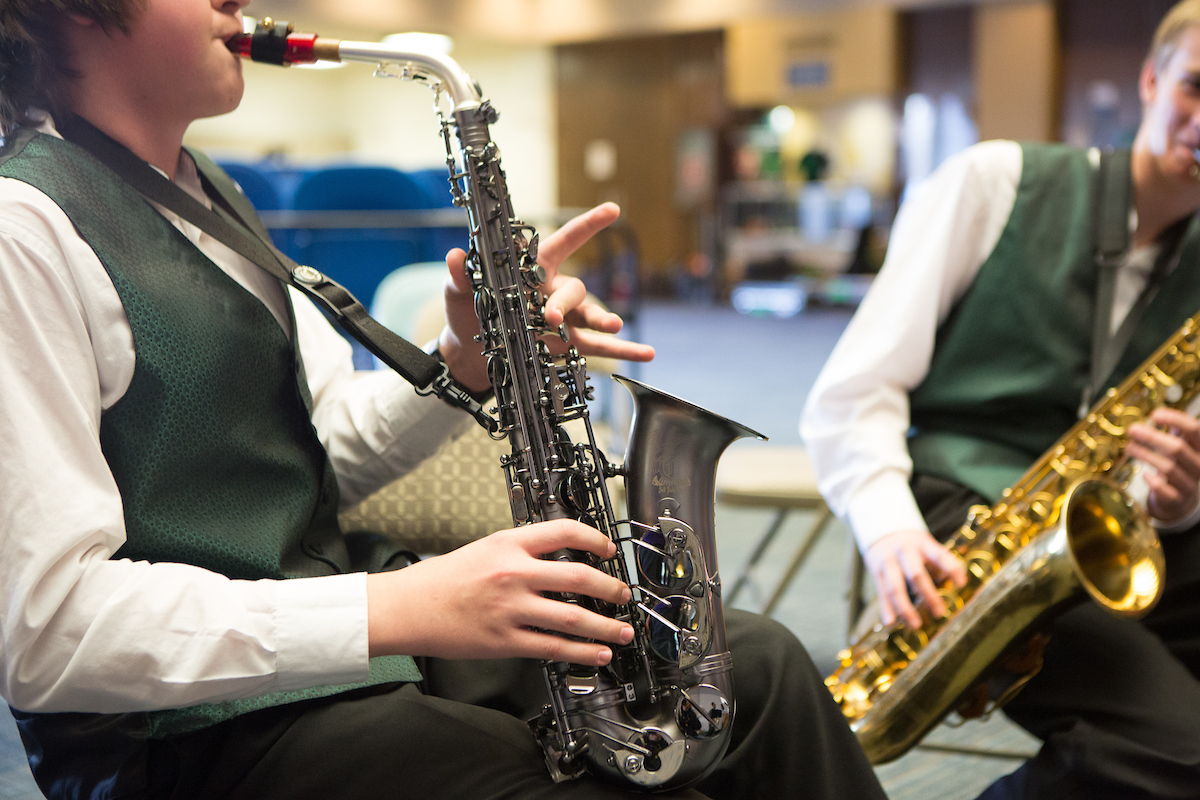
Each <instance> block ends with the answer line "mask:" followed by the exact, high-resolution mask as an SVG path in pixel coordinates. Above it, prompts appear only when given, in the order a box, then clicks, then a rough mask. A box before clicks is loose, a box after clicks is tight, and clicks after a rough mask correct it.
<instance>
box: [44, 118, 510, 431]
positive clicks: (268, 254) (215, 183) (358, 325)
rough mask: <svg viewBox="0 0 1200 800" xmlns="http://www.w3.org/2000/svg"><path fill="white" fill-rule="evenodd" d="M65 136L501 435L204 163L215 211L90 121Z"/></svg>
mask: <svg viewBox="0 0 1200 800" xmlns="http://www.w3.org/2000/svg"><path fill="white" fill-rule="evenodd" d="M58 130H59V132H60V133H61V134H62V135H63V138H65V139H66V140H67V141H69V142H71V143H72V144H75V145H78V146H79V147H82V148H83V149H84V150H86V151H87V152H89V153H90V154H91V155H92V156H93V157H95V158H96V160H98V161H99V162H100V163H102V164H104V165H105V166H107V167H108V168H109V169H111V170H112V171H113V172H115V173H116V174H117V175H118V176H119V177H120V178H121V179H122V180H124V181H125V182H126V183H128V184H129V185H130V186H132V187H133V188H134V189H136V190H137V191H138V192H140V193H141V194H142V196H144V197H145V198H146V199H147V200H151V201H153V202H155V203H158V204H159V205H160V206H162V207H163V208H166V209H169V210H170V211H172V212H174V213H175V214H178V215H179V216H180V217H181V218H183V219H185V220H187V221H188V222H190V223H192V224H193V225H195V226H196V227H197V228H199V229H200V230H202V231H204V232H205V233H207V234H208V235H209V236H211V237H213V238H214V239H216V240H217V241H219V242H221V244H224V245H225V246H226V247H228V248H230V249H231V250H233V251H234V252H235V253H237V254H238V255H241V256H242V257H243V258H245V259H247V260H248V261H250V262H251V263H253V264H255V265H257V266H258V267H260V268H261V269H264V270H266V271H267V272H268V273H270V274H271V275H273V276H275V277H276V278H278V279H279V280H280V281H283V283H284V284H286V285H290V286H294V287H295V288H296V289H298V290H300V291H301V292H303V293H304V294H306V295H308V296H309V297H310V298H312V299H313V300H314V301H316V303H317V305H318V306H319V307H321V308H323V309H324V310H325V311H327V312H328V313H329V315H330V316H332V317H333V319H334V320H335V321H336V322H337V323H338V324H339V325H340V326H341V327H342V328H343V329H345V330H346V332H347V333H349V334H350V335H351V336H353V337H354V338H355V339H356V340H357V341H359V342H360V343H362V345H363V346H364V347H366V348H367V350H369V351H370V352H371V353H373V354H374V355H376V356H378V357H379V360H380V361H382V362H383V363H384V364H387V365H388V366H389V367H391V368H392V369H393V370H395V371H396V372H397V373H399V374H400V376H401V377H402V378H404V380H406V381H408V382H409V383H411V384H412V385H413V386H415V387H416V388H417V391H418V392H419V393H421V394H434V395H437V396H438V397H439V398H441V399H442V400H444V401H445V402H447V403H449V404H450V405H453V406H456V407H458V408H461V409H464V410H465V411H467V412H468V413H470V414H471V415H472V416H474V417H475V419H476V420H477V421H478V422H479V424H480V425H482V426H483V427H485V428H487V429H488V430H494V429H495V428H496V425H497V423H496V421H495V420H494V419H493V418H492V417H491V416H490V415H489V414H487V413H486V412H485V411H484V410H483V407H482V405H481V404H480V402H479V401H478V400H476V399H475V398H474V397H473V396H472V395H471V393H470V392H468V391H467V390H466V389H464V388H463V387H462V386H460V385H459V384H458V383H456V382H455V381H454V379H453V378H452V377H451V376H450V372H449V370H448V368H447V367H446V365H445V364H444V363H442V362H441V361H440V360H438V359H437V358H435V357H434V356H431V355H429V354H428V353H426V352H425V351H423V350H421V349H420V348H419V347H417V346H416V345H414V344H412V343H411V342H409V341H407V340H406V339H404V338H402V337H400V336H398V335H396V334H395V333H394V332H392V331H391V330H389V329H387V328H386V327H384V326H383V325H381V324H380V323H379V322H378V321H377V320H376V319H374V318H373V317H372V316H371V315H370V314H368V313H367V310H366V309H365V308H364V307H363V305H362V303H360V302H359V301H358V300H357V299H355V298H354V296H353V295H352V294H350V293H349V292H348V291H346V289H345V288H344V287H343V286H341V284H339V283H337V282H336V281H333V280H331V279H330V278H329V277H327V276H326V275H324V274H323V273H321V272H320V271H318V270H316V269H313V268H312V267H307V266H301V265H298V264H296V262H294V261H292V260H291V259H290V258H288V257H287V255H285V254H284V253H282V252H280V251H279V250H278V249H277V248H276V247H275V246H274V245H272V244H271V243H270V241H269V239H266V238H265V237H264V236H262V235H261V234H260V233H255V232H254V231H255V228H256V227H259V226H256V225H255V224H254V223H253V222H251V221H248V220H246V219H244V218H243V216H242V215H241V214H239V213H238V212H237V211H236V208H237V205H238V202H237V201H236V199H234V198H231V197H229V196H228V191H229V190H227V189H225V188H223V187H222V186H221V184H222V183H224V181H220V180H213V179H212V177H210V176H208V175H206V174H205V170H204V168H203V167H202V166H201V164H202V163H203V161H204V160H203V159H197V167H198V168H200V170H201V180H202V183H203V185H204V189H205V191H206V193H208V194H209V196H210V197H212V198H213V201H214V202H213V210H210V209H208V208H205V206H204V205H203V204H202V203H200V202H199V201H197V200H196V199H195V198H194V197H192V196H191V195H189V194H188V193H187V192H185V191H184V190H183V189H181V188H179V187H178V186H176V185H175V184H174V183H173V182H171V180H169V179H168V178H167V177H166V176H165V175H163V174H162V173H160V172H159V171H158V170H156V169H154V168H153V167H151V166H150V165H149V164H147V163H146V162H145V161H143V160H142V159H140V158H138V157H137V156H136V155H135V154H134V153H133V152H131V151H130V150H129V149H128V148H126V147H125V146H124V145H122V144H121V143H120V142H117V141H116V140H114V139H112V138H111V137H109V136H108V135H107V134H105V133H104V132H103V131H101V130H99V129H98V128H96V127H95V126H94V125H92V124H91V123H89V122H88V121H87V120H84V119H83V118H81V117H79V116H74V115H73V116H71V117H70V118H68V119H66V120H64V121H63V122H62V123H60V124H59V125H58ZM255 221H256V220H255ZM263 232H264V233H265V229H263Z"/></svg>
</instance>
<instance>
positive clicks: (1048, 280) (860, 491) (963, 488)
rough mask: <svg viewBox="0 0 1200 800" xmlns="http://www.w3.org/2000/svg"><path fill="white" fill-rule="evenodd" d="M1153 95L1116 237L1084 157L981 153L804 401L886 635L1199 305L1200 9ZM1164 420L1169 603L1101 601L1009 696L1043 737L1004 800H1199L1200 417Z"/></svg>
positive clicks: (931, 594) (1003, 787) (949, 177)
mask: <svg viewBox="0 0 1200 800" xmlns="http://www.w3.org/2000/svg"><path fill="white" fill-rule="evenodd" d="M1140 90H1141V99H1142V103H1143V114H1142V121H1141V126H1140V128H1139V130H1138V133H1137V137H1136V139H1135V141H1134V143H1133V148H1132V153H1131V154H1130V160H1129V161H1128V162H1125V163H1126V164H1128V166H1126V167H1124V168H1123V169H1121V170H1120V172H1119V173H1117V177H1118V178H1121V179H1123V182H1124V183H1125V185H1127V186H1131V189H1132V191H1131V198H1130V202H1129V203H1128V205H1127V207H1126V205H1125V204H1124V203H1123V202H1122V203H1121V204H1120V205H1118V206H1117V207H1116V211H1115V213H1114V214H1112V215H1111V216H1109V217H1108V218H1109V219H1111V220H1113V224H1112V225H1111V226H1108V227H1106V228H1101V215H1102V209H1103V208H1105V206H1104V205H1103V204H1102V203H1100V202H1098V201H1095V200H1094V198H1095V197H1096V196H1097V195H1094V194H1093V186H1094V183H1093V181H1096V180H1097V179H1095V178H1093V177H1092V176H1093V171H1092V168H1091V166H1090V157H1089V155H1088V153H1087V152H1085V151H1082V150H1079V149H1075V148H1070V147H1066V146H1062V145H1039V144H1017V143H1014V142H987V143H984V144H980V145H978V146H976V147H974V148H971V149H969V150H968V151H967V152H966V153H964V154H962V155H960V156H957V157H955V158H953V159H951V160H950V161H948V162H947V163H946V164H945V165H944V166H943V167H942V168H941V169H940V171H939V172H938V173H937V175H936V176H934V177H933V178H931V179H930V180H929V181H928V182H927V183H926V184H925V185H924V186H923V187H922V188H921V189H920V190H919V191H918V192H917V193H915V194H914V196H913V198H912V200H911V201H910V202H909V203H908V204H907V205H906V206H905V207H904V208H903V209H902V210H901V213H900V215H899V217H898V218H897V221H896V225H895V227H894V229H893V233H892V240H891V243H890V249H889V254H888V258H887V261H886V263H885V265H884V267H883V270H882V271H881V273H880V275H879V279H878V282H877V283H876V285H875V286H874V287H873V289H872V292H871V294H870V295H869V296H868V297H867V298H866V300H865V302H864V303H863V306H862V308H861V309H860V311H859V312H858V313H857V314H856V316H855V317H854V319H853V321H852V322H851V324H850V327H849V328H848V329H847V331H846V333H845V335H844V337H843V338H842V340H841V342H840V343H839V344H838V346H837V348H836V349H835V350H834V353H833V355H832V357H831V359H830V362H829V364H828V365H827V366H826V368H825V369H824V371H823V372H822V374H821V376H820V377H819V379H818V381H817V385H816V386H815V387H814V390H813V393H812V394H811V395H810V397H809V401H808V404H807V407H806V409H805V412H804V416H803V421H802V423H801V429H802V432H803V434H804V437H805V439H806V441H807V443H808V447H809V449H810V452H811V454H812V456H813V460H814V463H815V464H816V467H817V471H818V473H819V475H820V480H821V487H822V491H823V492H824V493H825V495H826V496H827V497H828V498H829V501H830V505H831V506H832V507H834V508H835V509H836V510H837V511H838V513H839V514H841V515H842V516H843V517H846V518H848V520H849V521H850V524H851V526H852V527H853V529H854V531H855V534H856V536H857V538H858V542H859V546H860V548H861V550H862V551H863V554H864V559H865V561H866V565H867V567H868V569H869V570H870V571H871V573H872V575H873V576H874V579H875V585H876V587H877V594H878V596H879V598H880V608H881V611H882V614H883V617H884V619H885V621H887V622H889V623H890V622H892V620H893V619H894V618H895V617H897V616H899V617H901V618H903V619H904V620H905V622H906V624H907V625H909V626H911V627H919V626H920V625H921V618H920V617H919V616H918V613H917V611H916V610H915V609H914V606H913V603H912V602H911V601H910V599H909V594H908V593H909V591H910V589H911V591H912V592H913V593H915V595H917V596H919V597H920V598H921V599H923V600H924V601H925V602H926V603H927V604H928V607H929V609H931V610H932V612H933V613H934V614H937V615H940V614H942V613H943V612H944V610H945V604H944V603H943V601H942V600H941V598H940V597H939V596H938V594H937V590H936V588H935V586H934V581H933V579H932V578H931V575H930V572H931V571H932V573H933V574H934V575H936V576H938V577H939V578H940V579H942V580H944V579H947V578H948V579H951V580H953V581H954V582H955V583H957V584H959V585H960V586H961V585H962V584H963V581H964V579H965V574H964V567H963V564H962V563H960V562H959V561H958V559H957V558H956V557H955V556H954V555H952V554H951V553H950V551H948V550H947V549H946V548H945V547H943V546H942V545H941V544H939V542H938V540H937V539H936V538H935V536H937V537H940V538H942V539H944V538H945V537H947V536H949V535H950V534H952V533H953V532H955V531H956V530H957V529H958V528H959V526H960V525H961V524H962V523H963V521H964V520H965V518H966V515H967V509H968V508H969V507H970V506H971V505H973V504H976V503H980V504H983V505H985V506H991V505H992V504H993V503H995V502H997V501H998V500H1000V497H1001V493H1002V492H1003V491H1004V490H1005V489H1006V488H1007V487H1008V486H1009V485H1011V484H1013V483H1015V482H1016V481H1017V480H1018V479H1019V478H1020V477H1021V475H1022V473H1023V472H1024V471H1025V470H1026V468H1028V467H1029V466H1030V465H1031V464H1033V463H1034V462H1035V461H1036V460H1037V459H1038V458H1039V457H1040V456H1041V455H1042V453H1043V452H1044V451H1046V450H1047V449H1048V448H1049V447H1050V445H1051V444H1052V443H1053V442H1055V440H1057V439H1058V437H1059V436H1060V435H1061V434H1063V433H1064V432H1065V431H1066V430H1068V429H1069V428H1070V427H1071V426H1072V425H1073V424H1074V423H1075V422H1076V420H1077V419H1078V415H1079V413H1080V407H1081V405H1082V407H1083V409H1085V410H1086V408H1087V407H1088V406H1090V405H1091V403H1092V402H1094V401H1095V399H1097V398H1099V397H1100V396H1102V395H1103V394H1104V392H1105V391H1106V390H1107V389H1108V387H1110V386H1113V385H1115V384H1116V383H1117V382H1119V381H1120V380H1121V379H1122V378H1124V377H1125V375H1126V374H1128V373H1130V372H1131V371H1133V370H1135V369H1136V368H1137V366H1138V365H1139V364H1140V363H1142V362H1143V361H1144V360H1145V359H1146V358H1148V357H1149V356H1150V354H1151V353H1152V352H1153V351H1154V350H1155V349H1156V348H1157V347H1158V346H1159V345H1160V344H1161V343H1162V342H1163V341H1164V340H1165V339H1167V338H1168V337H1169V336H1170V335H1171V334H1173V333H1174V332H1175V330H1176V329H1177V328H1179V327H1180V326H1181V325H1182V323H1183V321H1184V320H1185V319H1187V318H1188V317H1190V316H1192V315H1193V314H1195V313H1196V311H1197V309H1200V225H1198V223H1197V219H1196V211H1197V208H1200V181H1198V180H1197V175H1200V169H1198V167H1197V163H1196V156H1195V150H1196V147H1197V146H1198V145H1200V2H1198V0H1185V2H1182V3H1179V4H1177V5H1176V6H1175V7H1174V8H1173V9H1172V10H1171V11H1170V12H1169V13H1168V14H1167V16H1166V17H1165V18H1164V20H1163V21H1162V23H1161V24H1160V26H1159V28H1158V32H1157V33H1156V35H1155V38H1154V42H1153V45H1152V47H1151V49H1150V53H1149V55H1148V56H1147V59H1146V61H1145V64H1144V66H1143V68H1142V72H1141V79H1140ZM1114 163H1115V162H1114ZM1111 185H1112V184H1108V183H1106V184H1105V187H1106V188H1105V191H1106V192H1108V191H1110V190H1109V188H1108V187H1109V186H1111ZM1110 196H1119V195H1115V194H1112V195H1110ZM1121 200H1122V201H1123V200H1124V198H1123V197H1122V198H1121ZM1127 220H1128V224H1127ZM1114 226H1115V229H1116V233H1117V234H1118V235H1119V238H1126V237H1125V234H1126V232H1127V233H1128V236H1127V238H1128V240H1129V245H1128V247H1127V248H1126V249H1125V251H1124V252H1123V253H1121V252H1117V253H1116V258H1113V259H1111V260H1106V261H1105V265H1104V266H1103V267H1102V266H1100V265H1099V264H1098V259H1097V257H1096V253H1097V251H1098V250H1100V248H1099V247H1098V246H1097V241H1096V240H1094V239H1093V237H1094V236H1096V235H1097V233H1096V232H1097V231H1099V230H1106V231H1107V230H1111V229H1112V227H1114ZM1117 250H1119V248H1117ZM1109 263H1111V264H1119V266H1118V267H1117V268H1116V270H1115V272H1111V273H1110V272H1109V268H1108V266H1107V264H1109ZM1106 276H1111V277H1106ZM1103 298H1107V302H1103V300H1102V299H1103ZM1081 397H1082V398H1083V400H1082V402H1081ZM1149 423H1150V424H1136V425H1133V426H1132V427H1131V428H1130V430H1129V444H1128V447H1127V454H1128V455H1130V456H1132V457H1134V458H1136V459H1139V460H1140V461H1142V462H1144V464H1145V465H1146V466H1147V467H1148V469H1146V470H1145V471H1144V473H1143V474H1144V476H1145V482H1146V488H1147V489H1148V495H1147V503H1146V506H1147V510H1148V511H1149V512H1150V514H1151V515H1152V517H1153V518H1154V520H1155V523H1156V525H1157V527H1158V528H1159V531H1160V532H1161V533H1162V534H1163V535H1162V541H1163V545H1164V549H1165V552H1166V576H1167V577H1166V590H1165V594H1164V596H1163V598H1162V600H1161V601H1160V603H1159V605H1158V607H1157V608H1156V609H1155V610H1154V611H1152V612H1151V613H1150V615H1149V616H1147V617H1146V618H1145V619H1143V620H1141V621H1135V620H1129V619H1119V618H1117V617H1115V616H1110V615H1108V614H1106V613H1105V612H1104V611H1102V610H1101V609H1100V608H1099V607H1098V606H1097V605H1096V604H1093V603H1090V602H1085V603H1084V604H1083V605H1080V606H1079V607H1078V608H1075V609H1073V610H1071V611H1069V612H1067V613H1066V614H1064V615H1063V616H1061V617H1060V618H1058V620H1057V621H1056V622H1055V623H1054V624H1053V625H1052V627H1051V631H1050V633H1051V637H1050V641H1049V644H1048V645H1047V647H1046V649H1045V653H1044V658H1045V661H1044V664H1043V666H1042V668H1041V671H1040V672H1039V673H1038V674H1037V675H1036V676H1035V677H1034V678H1033V679H1032V680H1031V681H1030V682H1029V683H1028V685H1027V686H1026V687H1025V688H1024V690H1023V691H1022V692H1021V693H1020V694H1018V695H1017V696H1016V698H1015V699H1014V700H1012V701H1011V702H1010V703H1009V704H1008V705H1007V706H1006V707H1005V710H1006V712H1007V714H1008V715H1009V716H1010V717H1011V718H1012V719H1013V720H1015V721H1016V722H1018V723H1019V724H1020V725H1022V726H1023V727H1025V728H1026V729H1027V730H1029V731H1030V732H1031V733H1033V734H1034V735H1035V736H1037V737H1038V738H1040V739H1042V740H1043V742H1044V744H1043V746H1042V748H1041V750H1040V752H1039V753H1038V755H1037V757H1036V758H1034V759H1033V760H1031V761H1029V762H1027V763H1026V764H1025V765H1024V766H1023V767H1022V768H1021V769H1019V770H1017V771H1016V772H1015V773H1013V774H1012V775H1010V776H1008V777H1007V778H1006V779H1003V780H1001V781H1000V782H998V783H996V784H995V785H993V786H992V787H991V788H990V789H989V790H988V791H987V792H986V793H985V795H984V796H985V797H987V798H989V800H990V799H992V798H996V799H998V798H1002V797H1008V798H1066V797H1070V798H1083V797H1087V798H1118V797H1120V798H1134V797H1136V798H1142V797H1175V798H1184V797H1188V798H1195V797H1200V714H1198V713H1197V709H1200V591H1198V589H1200V586H1198V583H1200V529H1197V528H1196V527H1194V526H1195V525H1196V523H1197V521H1200V509H1198V508H1197V503H1198V492H1197V481H1198V480H1200V424H1198V423H1197V421H1196V420H1195V419H1193V418H1192V417H1191V416H1189V415H1188V414H1185V413H1183V412H1181V411H1177V410H1173V409H1168V408H1159V409H1157V410H1155V411H1154V412H1153V413H1152V414H1151V415H1150V419H1149ZM931 531H932V533H933V535H931V534H930V532H931Z"/></svg>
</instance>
